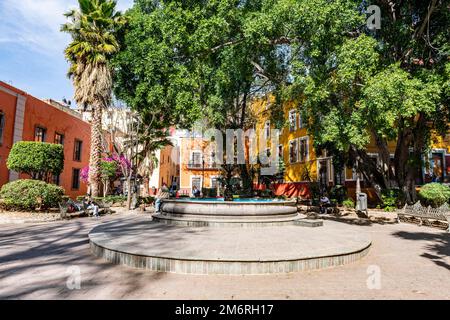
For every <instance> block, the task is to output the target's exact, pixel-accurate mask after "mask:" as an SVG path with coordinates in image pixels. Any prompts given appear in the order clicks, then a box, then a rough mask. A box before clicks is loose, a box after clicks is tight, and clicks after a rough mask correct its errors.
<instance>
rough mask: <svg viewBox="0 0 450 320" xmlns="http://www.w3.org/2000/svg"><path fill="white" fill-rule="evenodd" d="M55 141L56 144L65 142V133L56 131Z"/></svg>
mask: <svg viewBox="0 0 450 320" xmlns="http://www.w3.org/2000/svg"><path fill="white" fill-rule="evenodd" d="M55 143H56V144H62V145H63V144H64V135H63V134H61V133H58V132H56V133H55Z"/></svg>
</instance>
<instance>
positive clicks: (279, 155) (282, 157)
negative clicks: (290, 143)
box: [278, 144, 284, 161]
mask: <svg viewBox="0 0 450 320" xmlns="http://www.w3.org/2000/svg"><path fill="white" fill-rule="evenodd" d="M283 151H284V149H283V145H282V144H279V145H278V161H280V160H281V161H284V154H283Z"/></svg>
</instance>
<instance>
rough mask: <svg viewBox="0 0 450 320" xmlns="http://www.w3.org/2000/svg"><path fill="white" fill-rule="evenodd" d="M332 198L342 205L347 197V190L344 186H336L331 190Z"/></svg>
mask: <svg viewBox="0 0 450 320" xmlns="http://www.w3.org/2000/svg"><path fill="white" fill-rule="evenodd" d="M329 194H330V198H331V199H334V200H335V201H336V202H337V203H342V202H343V201H344V199H345V197H346V196H347V188H346V187H345V186H342V185H336V186H334V187H332V188H331V190H330V192H329Z"/></svg>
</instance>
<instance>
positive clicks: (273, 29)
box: [115, 0, 295, 187]
mask: <svg viewBox="0 0 450 320" xmlns="http://www.w3.org/2000/svg"><path fill="white" fill-rule="evenodd" d="M292 3H294V2H293V1H272V0H271V1H268V0H265V1H236V0H210V1H153V0H152V1H150V0H140V1H137V2H136V4H135V6H134V7H133V9H132V10H130V11H129V12H128V19H127V20H128V21H129V24H128V25H127V26H126V28H124V30H123V39H122V43H123V45H122V50H121V52H120V53H119V55H118V56H117V59H115V61H116V64H115V65H116V68H117V73H116V75H117V79H116V82H115V83H116V90H115V91H116V94H117V96H118V97H119V98H121V99H122V100H124V101H126V102H127V104H128V105H130V106H131V107H132V108H133V109H135V110H138V111H141V112H143V111H145V112H151V113H156V114H158V115H159V116H160V119H159V120H160V121H161V122H164V123H165V124H166V125H177V126H178V127H184V128H191V127H192V125H193V124H194V123H195V122H196V120H198V119H199V118H205V119H207V124H206V125H205V126H206V127H207V128H208V127H214V128H218V129H220V130H222V131H223V132H225V130H226V129H245V128H247V127H249V126H250V123H251V120H252V118H251V112H250V111H251V110H250V108H249V106H248V103H249V102H250V101H251V100H252V99H254V98H255V97H257V96H261V95H262V94H265V93H268V92H269V91H271V90H273V89H274V88H275V87H276V86H277V85H278V83H279V82H280V81H281V80H282V79H284V78H285V77H286V76H287V74H288V66H287V65H286V64H285V62H286V57H285V51H286V50H283V46H285V45H287V44H289V43H290V41H295V39H290V38H289V37H288V36H287V35H288V34H289V30H288V29H287V28H286V27H285V25H284V17H286V16H288V15H291V12H290V8H289V6H290V5H291V4H292ZM224 169H226V170H227V171H229V172H231V171H233V172H234V171H236V170H237V171H238V172H240V173H241V175H242V176H243V178H244V180H245V181H246V182H251V177H250V173H249V171H248V169H249V168H248V166H246V165H240V166H238V167H237V168H236V166H234V165H232V166H224ZM247 185H248V186H247V187H251V183H247Z"/></svg>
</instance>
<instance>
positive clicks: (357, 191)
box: [356, 156, 361, 198]
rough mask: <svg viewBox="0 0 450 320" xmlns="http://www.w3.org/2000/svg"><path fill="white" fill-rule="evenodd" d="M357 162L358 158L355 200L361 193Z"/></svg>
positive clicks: (357, 158)
mask: <svg viewBox="0 0 450 320" xmlns="http://www.w3.org/2000/svg"><path fill="white" fill-rule="evenodd" d="M359 160H360V157H359V156H357V157H356V198H358V195H359V194H360V193H361V182H360V179H359Z"/></svg>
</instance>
